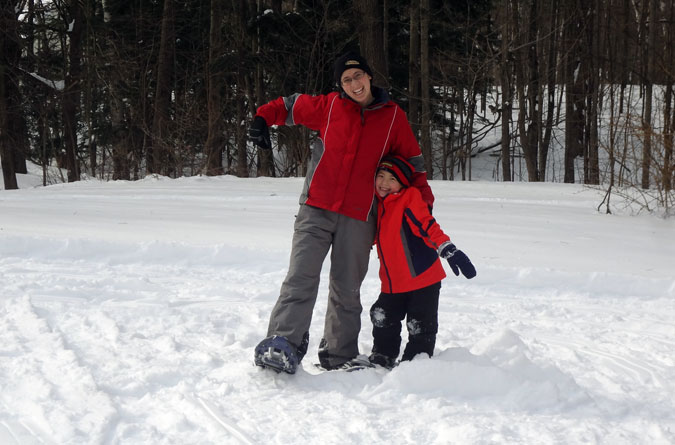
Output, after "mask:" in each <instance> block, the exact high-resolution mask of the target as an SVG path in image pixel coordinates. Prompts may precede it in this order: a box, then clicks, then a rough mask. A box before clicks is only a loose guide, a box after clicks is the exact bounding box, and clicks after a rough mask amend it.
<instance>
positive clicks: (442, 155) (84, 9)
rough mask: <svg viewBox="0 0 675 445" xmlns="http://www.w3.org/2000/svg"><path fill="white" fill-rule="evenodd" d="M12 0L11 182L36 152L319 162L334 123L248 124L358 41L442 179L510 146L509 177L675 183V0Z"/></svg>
mask: <svg viewBox="0 0 675 445" xmlns="http://www.w3.org/2000/svg"><path fill="white" fill-rule="evenodd" d="M1 4H2V10H1V12H0V13H1V17H0V29H1V30H2V31H0V32H1V34H0V48H1V51H0V53H1V54H2V58H1V60H0V158H1V160H2V170H3V175H4V181H5V188H6V189H13V188H17V183H16V173H21V172H25V171H26V162H27V160H30V161H32V162H35V163H37V164H38V165H43V166H47V165H52V164H53V163H56V164H57V165H58V166H59V167H61V168H64V169H67V171H68V175H67V180H68V181H77V180H80V179H81V178H83V177H84V176H83V175H86V176H88V177H98V178H103V179H127V180H133V179H139V178H142V177H144V176H145V175H147V174H160V175H167V176H170V177H178V176H183V175H197V174H206V175H220V174H234V175H237V176H240V177H246V176H260V175H266V176H302V175H304V174H305V166H306V164H307V162H306V161H307V159H308V157H309V154H310V147H311V142H312V139H313V138H315V137H316V135H315V134H313V133H312V132H310V131H309V130H307V129H305V128H304V127H299V126H298V127H283V128H279V129H278V130H276V131H274V132H273V139H274V140H275V142H276V143H277V148H275V149H274V151H273V152H269V151H260V150H258V149H257V148H254V146H253V145H252V144H250V143H247V141H246V128H247V125H248V123H249V122H250V120H251V118H252V116H253V114H254V113H255V109H256V107H257V106H259V105H260V104H262V103H264V102H266V101H268V100H270V99H274V98H276V97H278V96H281V95H289V94H292V93H295V92H302V93H309V94H318V93H326V92H329V91H332V90H334V89H335V88H336V85H335V84H334V81H333V80H332V63H333V61H334V60H335V59H336V58H337V57H338V56H339V55H340V54H342V53H343V52H344V51H346V50H348V49H357V50H360V51H361V53H362V54H363V55H364V56H365V57H366V58H367V59H368V60H369V61H370V63H371V67H372V69H373V71H374V73H375V76H374V84H376V85H380V86H384V87H387V88H388V89H389V91H390V94H391V95H392V98H393V99H394V100H395V101H397V102H398V103H399V104H401V105H402V106H403V108H404V109H405V110H406V112H407V113H408V118H409V120H410V122H411V125H412V127H413V129H414V131H415V132H416V134H417V136H418V140H419V142H420V145H421V146H422V150H423V153H424V155H425V161H426V162H427V170H428V172H429V175H430V177H433V178H436V179H466V180H470V179H471V176H472V167H471V160H472V156H475V155H476V154H477V153H478V152H479V151H490V152H492V153H493V155H494V156H495V158H494V159H495V165H496V166H498V167H496V168H495V172H494V178H495V179H496V180H504V181H512V180H520V179H524V180H529V181H545V180H548V181H564V182H583V183H587V184H598V183H600V182H604V183H607V182H609V183H611V184H615V183H616V184H624V185H639V186H641V187H642V188H645V189H649V188H655V187H656V188H658V189H660V190H666V191H670V190H672V181H673V175H674V173H675V169H674V168H673V154H672V152H673V131H674V130H675V107H674V106H673V105H674V104H673V102H674V101H675V97H674V94H673V84H674V83H675V62H674V54H673V51H674V49H673V48H674V47H675V29H674V27H673V23H674V14H675V7H674V6H673V2H672V1H667V2H662V1H660V0H560V1H555V0H546V1H538V0H493V1H489V0H456V1H454V0H453V1H440V0H408V1H402V0H361V1H356V2H352V1H349V0H339V1H337V0H336V1H333V0H324V1H319V0H316V1H301V0H295V1H286V0H268V1H260V0H257V1H255V0H231V1H226V0H208V1H207V0H189V1H179V0H124V1H122V0H79V1H78V0H53V1H47V0H21V1H16V0H12V1H10V0H1ZM557 130H561V131H557ZM494 134H497V135H498V138H494V140H493V139H490V135H494ZM555 146H557V147H561V148H560V149H561V150H563V151H564V166H563V168H562V171H563V175H564V176H563V177H556V174H555V173H554V171H553V169H552V167H551V159H550V154H551V150H552V147H555ZM516 160H519V161H520V160H522V161H523V162H524V165H525V166H526V171H525V172H524V173H522V174H521V173H520V172H519V171H518V168H517V167H516ZM581 163H582V164H581ZM575 164H576V165H583V169H582V170H581V174H580V173H579V169H578V168H577V169H575ZM521 176H522V177H521ZM45 182H46V178H45Z"/></svg>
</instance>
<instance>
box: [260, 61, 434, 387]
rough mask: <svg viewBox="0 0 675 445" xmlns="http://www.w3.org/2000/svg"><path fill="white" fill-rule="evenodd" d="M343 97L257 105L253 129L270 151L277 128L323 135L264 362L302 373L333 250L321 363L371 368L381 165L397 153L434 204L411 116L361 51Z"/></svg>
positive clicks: (345, 76) (346, 66)
mask: <svg viewBox="0 0 675 445" xmlns="http://www.w3.org/2000/svg"><path fill="white" fill-rule="evenodd" d="M334 74H335V81H336V83H337V85H338V87H339V90H340V91H338V92H333V93H330V94H326V95H318V96H310V95H306V94H294V95H292V96H288V97H280V98H278V99H276V100H273V101H271V102H269V103H267V104H265V105H262V106H261V107H260V108H258V110H257V112H256V115H255V118H254V121H253V124H252V125H251V129H250V131H249V135H250V139H251V140H252V141H253V142H254V143H255V144H256V145H258V146H260V147H262V148H266V149H270V148H271V143H270V138H269V130H268V125H296V124H301V125H304V126H306V127H308V128H310V129H312V130H316V131H318V132H319V140H318V142H317V144H316V145H315V146H314V147H313V150H312V159H311V161H310V165H309V169H308V173H307V177H306V178H305V184H304V188H303V191H302V194H301V196H300V209H299V211H298V215H297V217H296V221H295V226H294V234H293V243H292V248H291V259H290V263H289V268H288V274H287V276H286V278H285V280H284V282H283V284H282V286H281V291H280V295H279V299H278V300H277V303H276V305H275V306H274V309H273V310H272V314H271V316H270V322H269V326H268V331H267V338H265V339H264V340H263V341H262V342H261V343H260V344H259V345H258V346H257V347H256V349H255V363H256V365H258V366H261V367H264V368H271V369H273V370H275V371H277V372H280V371H284V372H287V373H289V374H293V373H295V371H296V369H297V366H298V364H299V363H300V361H301V360H302V358H303V357H304V355H305V353H306V352H307V347H308V345H309V327H310V324H311V318H312V312H313V310H314V305H315V303H316V297H317V292H318V287H319V277H320V274H321V266H322V264H323V260H324V259H325V257H326V255H327V254H328V250H329V249H330V250H331V269H330V282H329V293H328V307H327V309H326V320H325V326H324V334H323V338H322V339H321V342H320V344H319V361H320V364H321V366H322V367H323V368H324V369H328V370H332V369H341V368H342V369H350V368H358V367H363V366H368V361H367V359H365V360H364V359H361V358H359V349H358V336H359V331H360V330H361V311H362V307H361V298H360V297H361V295H360V287H361V282H362V281H363V279H364V278H365V275H366V272H367V270H368V260H369V257H370V249H371V246H372V244H373V239H374V234H375V227H376V222H375V219H376V215H377V213H376V210H375V206H373V198H374V189H373V183H374V182H373V181H374V178H375V170H376V168H377V166H378V164H379V162H380V159H381V158H382V157H383V156H385V155H388V154H396V155H398V156H401V157H403V158H405V159H407V160H408V162H410V163H411V164H412V165H413V166H414V168H415V173H414V174H413V178H412V181H411V183H412V185H413V186H415V187H417V188H419V189H420V191H421V193H422V197H423V199H424V200H425V202H427V204H428V205H429V206H431V205H432V204H433V200H434V197H433V194H432V193H431V189H430V188H429V185H428V183H427V180H426V173H425V171H424V161H423V159H422V154H421V150H420V147H419V145H418V144H417V140H416V139H415V136H414V135H413V132H412V130H411V128H410V125H409V123H408V120H407V118H406V116H405V113H404V112H403V110H402V109H401V108H400V107H399V106H398V105H397V104H395V103H394V102H393V101H391V100H390V99H389V95H388V94H387V93H386V91H384V90H383V89H381V88H378V87H375V86H373V85H371V80H372V71H371V69H370V67H369V66H368V64H367V62H366V60H365V59H364V58H363V57H361V56H360V55H359V54H356V53H347V54H345V55H343V56H342V57H340V58H339V59H338V60H337V61H336V62H335V66H334Z"/></svg>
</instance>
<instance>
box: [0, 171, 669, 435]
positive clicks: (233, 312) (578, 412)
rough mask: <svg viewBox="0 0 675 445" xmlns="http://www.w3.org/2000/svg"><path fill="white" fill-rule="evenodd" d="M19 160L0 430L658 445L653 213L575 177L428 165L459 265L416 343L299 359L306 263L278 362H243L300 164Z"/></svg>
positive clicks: (5, 203) (2, 289)
mask: <svg viewBox="0 0 675 445" xmlns="http://www.w3.org/2000/svg"><path fill="white" fill-rule="evenodd" d="M35 177H37V176H31V175H28V176H25V175H22V176H20V178H19V181H20V187H21V189H20V190H12V191H6V190H0V301H1V306H0V317H2V322H1V323H0V443H3V444H22V445H23V444H66V443H67V444H72V443H96V444H98V443H105V444H122V443H123V444H230V443H231V444H240V443H241V444H254V443H255V444H257V443H279V444H280V443H299V444H316V443H321V444H343V443H354V444H371V443H400V444H404V443H410V444H446V443H453V444H476V443H527V444H533V443H537V444H561V443H588V444H596V443H606V444H672V443H675V414H674V413H675V359H674V356H675V354H673V352H674V351H675V323H673V320H674V319H675V304H674V302H675V267H674V266H675V242H674V241H675V221H673V220H672V219H661V218H657V217H654V216H650V215H640V216H629V215H625V214H621V213H614V214H612V215H606V214H602V213H598V212H597V211H596V208H597V206H598V203H599V202H600V201H601V200H602V195H601V192H599V191H596V190H592V189H588V188H584V187H583V186H581V185H574V184H553V183H545V184H526V183H497V182H487V181H475V182H447V181H432V182H431V185H432V188H433V190H434V193H435V195H436V198H437V200H436V204H435V207H434V215H435V216H436V218H437V220H438V221H439V223H440V224H441V226H442V227H443V229H444V230H445V231H446V233H448V234H449V235H450V236H451V238H452V239H453V241H454V242H455V243H456V244H457V246H458V247H459V248H460V249H463V250H464V251H465V252H466V253H467V254H468V255H469V256H470V257H471V259H472V261H473V262H474V264H475V265H476V267H477V270H478V276H477V277H476V278H475V279H473V280H466V279H464V278H463V277H460V278H457V277H455V276H454V275H453V274H452V272H451V271H450V270H449V267H447V265H446V271H447V272H448V273H449V276H448V278H447V279H446V280H444V282H443V287H442V289H441V305H440V313H439V322H440V327H439V334H438V341H437V345H436V354H435V355H434V357H432V358H428V357H426V356H425V357H418V358H417V359H416V360H414V361H412V362H407V363H403V364H401V365H400V366H398V367H397V368H395V369H393V370H392V371H385V370H383V369H373V370H364V371H358V372H353V373H344V372H329V373H319V372H318V371H317V370H316V369H315V368H314V367H313V365H312V363H314V362H315V361H316V360H317V358H316V352H317V346H318V340H319V339H320V338H321V333H322V330H323V319H324V315H325V304H326V295H327V288H326V284H327V281H328V277H327V270H328V268H327V267H325V266H326V265H327V264H324V275H322V285H321V288H320V292H319V298H318V302H317V305H316V308H315V311H314V317H313V323H312V328H311V331H310V336H311V343H310V350H309V352H308V354H307V357H306V359H305V360H304V362H303V364H302V368H301V369H299V371H298V373H297V374H296V375H293V376H291V375H286V374H279V375H277V374H274V373H272V372H269V371H264V370H261V369H258V368H256V367H255V366H253V364H252V358H253V348H254V346H255V345H256V344H257V342H258V341H259V340H261V339H262V337H263V336H264V335H265V331H266V325H267V321H268V316H269V313H270V311H271V309H272V306H273V304H274V302H275V300H276V297H277V295H278V291H279V286H280V284H281V281H282V280H283V278H284V275H285V272H286V268H287V265H288V264H287V263H288V257H289V248H290V240H291V235H292V225H293V218H294V215H295V213H296V211H297V200H298V195H299V193H300V189H301V187H302V181H303V180H302V179H301V178H285V179H272V178H251V179H238V178H234V177H231V176H222V177H211V178H207V177H193V178H181V179H175V180H173V179H167V178H162V177H149V178H146V179H145V180H142V181H137V182H125V181H115V182H100V181H96V180H88V181H82V182H78V183H71V184H56V185H51V186H48V187H32V185H37V184H36V182H39V180H38V181H35ZM328 261H329V259H327V260H326V263H327V262H328ZM377 268H378V263H377V258H376V256H375V253H373V254H372V257H371V263H370V270H369V272H368V276H367V278H366V280H365V282H364V284H363V287H362V300H363V305H364V308H365V310H364V313H363V316H362V321H363V328H362V331H361V336H360V339H359V345H360V349H361V352H362V353H366V354H367V353H369V352H370V347H371V340H372V338H371V334H370V329H371V326H372V325H371V322H370V320H369V318H368V315H367V309H368V308H369V307H370V305H372V303H373V302H374V301H375V299H376V298H377V295H378V290H379V281H378V277H377ZM404 338H405V335H404Z"/></svg>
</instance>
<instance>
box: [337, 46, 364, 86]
mask: <svg viewBox="0 0 675 445" xmlns="http://www.w3.org/2000/svg"><path fill="white" fill-rule="evenodd" d="M350 68H361V69H362V70H363V71H365V72H366V73H367V74H368V75H369V76H370V77H373V72H372V71H371V70H370V67H369V66H368V62H366V59H364V58H363V57H361V55H360V54H358V53H355V52H352V51H350V52H348V53H345V54H343V55H342V56H340V58H338V59H337V60H336V61H335V67H334V70H335V82H336V83H337V84H338V85H340V86H341V85H342V82H341V80H342V73H344V72H345V71H347V70H348V69H350Z"/></svg>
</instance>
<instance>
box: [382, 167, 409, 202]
mask: <svg viewBox="0 0 675 445" xmlns="http://www.w3.org/2000/svg"><path fill="white" fill-rule="evenodd" d="M402 188H403V186H402V185H401V183H400V182H398V181H397V180H396V178H395V177H394V175H392V174H391V173H389V172H388V171H386V170H379V171H378V172H377V176H375V192H376V193H377V194H378V196H379V197H380V198H384V197H385V196H387V195H388V194H390V193H398V192H400V191H401V189H402Z"/></svg>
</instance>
